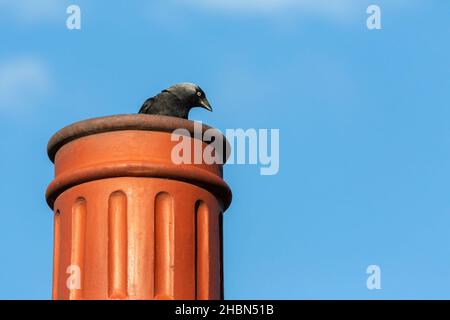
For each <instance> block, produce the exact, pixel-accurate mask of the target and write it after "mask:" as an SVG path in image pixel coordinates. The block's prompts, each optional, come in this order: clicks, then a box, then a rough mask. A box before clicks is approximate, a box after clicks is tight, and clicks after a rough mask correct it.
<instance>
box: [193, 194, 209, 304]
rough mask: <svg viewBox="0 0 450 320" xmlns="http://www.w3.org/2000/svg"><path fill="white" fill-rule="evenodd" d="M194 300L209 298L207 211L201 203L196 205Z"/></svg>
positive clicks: (203, 203) (204, 204)
mask: <svg viewBox="0 0 450 320" xmlns="http://www.w3.org/2000/svg"><path fill="white" fill-rule="evenodd" d="M195 215H196V219H195V220H196V249H195V250H196V270H195V272H196V299H198V300H206V299H209V298H210V290H209V284H210V279H209V278H210V273H211V270H210V266H209V261H210V241H209V232H210V230H209V224H210V220H209V209H208V205H207V204H206V203H205V202H203V201H198V202H197V205H196V212H195Z"/></svg>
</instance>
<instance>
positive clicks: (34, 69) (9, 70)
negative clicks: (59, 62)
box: [0, 56, 51, 113]
mask: <svg viewBox="0 0 450 320" xmlns="http://www.w3.org/2000/svg"><path fill="white" fill-rule="evenodd" d="M50 85H51V81H50V74H49V71H48V68H47V66H46V64H45V63H44V62H42V61H41V60H39V59H38V58H35V57H29V56H23V57H16V58H13V59H10V60H4V61H0V112H2V113H4V112H5V113H10V112H13V111H14V110H16V109H20V110H29V109H30V108H32V107H33V105H34V104H36V102H37V101H38V100H40V99H42V98H43V97H44V96H45V95H46V94H48V93H49V90H50Z"/></svg>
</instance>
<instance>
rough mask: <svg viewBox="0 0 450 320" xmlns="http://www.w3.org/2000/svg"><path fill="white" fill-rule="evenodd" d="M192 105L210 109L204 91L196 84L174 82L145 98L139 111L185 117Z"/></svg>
mask: <svg viewBox="0 0 450 320" xmlns="http://www.w3.org/2000/svg"><path fill="white" fill-rule="evenodd" d="M194 107H201V108H204V109H206V110H208V111H212V108H211V106H210V104H209V102H208V99H206V95H205V92H204V91H203V90H202V89H201V88H200V87H199V86H198V85H196V84H193V83H188V82H185V83H179V84H175V85H173V86H171V87H170V88H167V89H165V90H163V91H161V93H159V94H158V95H156V96H154V97H152V98H150V99H147V100H146V101H145V102H144V104H143V105H142V107H141V109H140V110H139V113H147V114H157V115H164V116H172V117H178V118H183V119H187V118H188V115H189V111H190V110H191V109H192V108H194Z"/></svg>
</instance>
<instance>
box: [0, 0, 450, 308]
mask: <svg viewBox="0 0 450 320" xmlns="http://www.w3.org/2000/svg"><path fill="white" fill-rule="evenodd" d="M72 3H73V4H77V5H79V6H80V8H81V13H82V28H81V30H72V31H71V30H68V29H67V28H66V27H65V21H66V18H67V14H66V13H65V11H66V7H67V6H68V5H69V4H72ZM330 3H332V4H330ZM369 4H378V5H380V7H381V10H382V27H383V29H382V30H372V31H370V30H368V29H367V28H366V19H367V17H368V15H367V14H366V8H367V6H368V5H369ZM449 14H450V2H448V1H442V0H434V1H430V0H428V1H424V0H410V1H400V0H399V1H393V0H391V1H365V0H342V1H325V0H319V1H317V0H315V1H313V0H298V1H293V0H280V1H275V0H262V1H256V0H247V1H244V0H242V1H237V0H230V1H225V0H217V1H207V0H190V1H176V0H171V1H167V0H165V1H162V0H161V1H152V2H151V4H148V2H147V1H127V2H121V3H120V4H114V5H113V4H111V2H110V1H109V2H107V1H95V2H94V1H73V2H68V1H59V0H58V1H57V0H41V1H31V0H16V1H12V0H10V1H5V0H0V39H1V45H0V118H1V119H2V126H1V127H0V133H1V138H0V150H2V156H1V157H0V161H1V168H2V175H3V177H2V183H1V185H0V186H1V189H0V194H1V201H2V209H1V219H2V223H0V298H3V299H49V298H50V297H51V269H52V241H53V239H52V237H53V231H52V228H53V223H52V212H51V211H50V209H49V208H48V207H47V205H46V203H45V199H44V192H45V189H46V186H47V184H48V183H49V182H50V181H51V179H52V175H53V171H52V169H53V168H52V164H51V162H50V161H49V160H48V158H47V155H46V144H47V141H48V139H49V138H50V136H51V135H52V134H53V133H54V132H56V131H57V130H58V129H60V128H61V127H63V126H65V125H67V124H69V123H72V122H75V121H78V120H83V119H87V118H91V117H97V116H103V115H110V114H118V113H133V112H136V111H137V110H138V109H139V107H140V105H141V103H142V102H143V100H145V99H146V98H147V97H149V96H151V95H153V94H155V93H157V92H158V91H159V90H161V89H164V88H165V87H167V86H169V85H170V84H173V83H176V82H180V81H192V82H196V83H198V84H200V85H201V86H202V88H203V89H204V90H205V91H206V92H207V94H208V98H209V100H210V102H211V104H212V105H213V107H214V112H213V113H207V112H204V110H194V111H193V112H192V113H191V118H193V119H197V120H202V121H203V122H205V123H208V124H210V125H212V126H215V127H217V128H219V129H221V130H225V129H226V128H244V129H247V128H256V129H259V128H269V129H270V128H277V129H280V171H279V173H278V174H277V175H274V176H261V175H260V174H259V168H258V167H257V166H251V165H229V166H226V167H225V178H226V180H227V182H228V183H229V185H230V186H231V188H232V189H233V193H234V199H233V203H232V205H231V207H230V208H229V210H228V211H227V213H226V215H225V218H224V235H225V239H224V241H225V242H224V250H225V252H224V255H225V294H226V298H228V299H247V298H250V299H253V298H260V299H310V298H314V299H335V298H337V299H349V298H356V299H382V298H385V299H406V298H417V299H418V298H424V299H430V298H436V299H443V298H446V299H449V298H450V293H449V292H450V232H449V230H450V59H449V57H450V42H449V35H450V19H449ZM372 264H376V265H378V266H380V268H381V272H382V277H381V285H382V289H381V290H368V289H367V288H366V279H367V276H368V275H367V274H366V268H367V267H368V266H369V265H372Z"/></svg>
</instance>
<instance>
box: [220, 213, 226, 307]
mask: <svg viewBox="0 0 450 320" xmlns="http://www.w3.org/2000/svg"><path fill="white" fill-rule="evenodd" d="M219 242H220V243H219V255H220V257H219V261H220V263H219V268H220V299H221V300H223V299H225V286H224V279H223V268H224V265H223V212H222V211H221V212H219Z"/></svg>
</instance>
